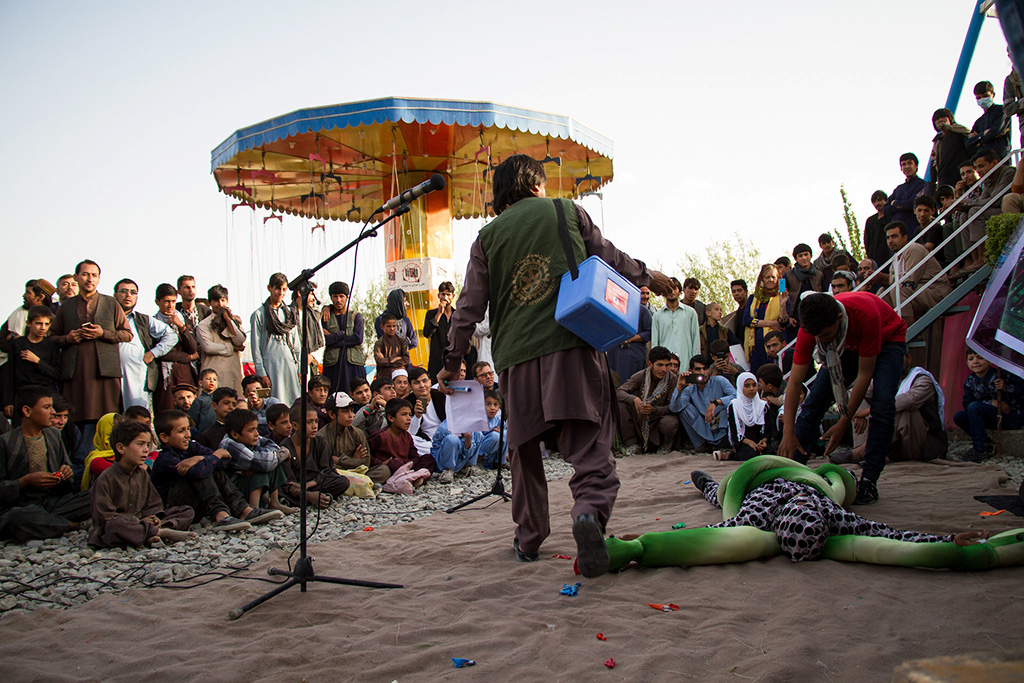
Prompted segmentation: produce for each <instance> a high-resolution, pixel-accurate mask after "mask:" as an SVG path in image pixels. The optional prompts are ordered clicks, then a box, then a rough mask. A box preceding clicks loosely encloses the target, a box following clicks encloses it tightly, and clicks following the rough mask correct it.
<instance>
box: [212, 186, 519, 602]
mask: <svg viewBox="0 0 1024 683" xmlns="http://www.w3.org/2000/svg"><path fill="white" fill-rule="evenodd" d="M408 212H409V205H408V204H403V205H402V206H400V207H398V208H397V209H395V211H394V213H392V214H391V216H390V217H388V218H386V219H384V220H382V221H381V222H380V223H378V224H377V225H375V226H373V228H371V229H370V230H369V231H365V232H360V233H359V235H358V236H357V237H356V238H355V239H354V240H352V241H351V242H349V243H348V244H346V245H345V246H343V247H342V248H341V249H339V250H338V251H337V252H335V253H334V254H333V255H332V256H328V257H327V258H326V259H324V260H323V261H322V262H321V263H319V264H318V265H316V266H314V267H313V268H307V269H305V270H303V271H302V273H300V274H299V276H298V277H297V278H295V279H294V280H292V281H291V282H289V283H288V287H289V288H290V289H292V290H293V291H297V292H299V301H300V302H301V304H302V340H301V344H300V349H301V356H300V361H299V363H300V367H301V368H302V369H301V371H300V376H301V380H300V381H301V383H302V398H301V399H300V401H301V402H300V405H301V406H302V419H301V420H300V421H299V435H300V439H301V446H300V449H299V453H300V456H299V489H300V493H299V559H298V560H297V561H296V562H295V568H294V569H293V570H285V569H277V568H275V567H270V568H269V569H268V570H267V573H268V574H270V575H271V576H287V577H288V580H287V581H284V582H283V583H281V584H280V585H279V586H277V587H275V588H274V589H273V590H271V591H268V592H267V593H264V594H263V595H261V596H260V597H258V598H256V599H255V600H253V601H252V602H249V603H246V604H245V605H242V606H241V607H236V608H235V609H233V610H231V611H230V612H228V619H230V620H232V621H234V620H235V619H238V618H239V617H241V616H242V615H243V614H245V613H246V612H248V611H249V610H251V609H252V608H253V607H256V606H258V605H261V604H263V603H264V602H266V601H267V600H270V599H271V598H273V597H274V596H276V595H280V594H281V593H283V592H285V591H286V590H288V589H289V588H292V587H293V586H299V590H300V591H301V592H303V593H305V592H306V584H307V583H308V582H310V581H319V582H321V583H337V584H344V585H348V586H362V587H364V588H404V586H402V585H401V584H397V583H380V582H378V581H361V580H358V579H341V578H335V577H333V576H321V575H319V574H316V573H315V572H314V571H313V558H312V557H309V556H308V555H307V554H306V503H307V501H306V481H307V477H306V458H307V456H308V453H307V452H306V451H307V450H308V446H309V443H308V439H307V438H306V437H307V434H306V407H307V400H308V399H307V394H308V392H307V390H306V382H307V380H308V378H309V363H308V362H307V361H308V360H309V343H308V342H307V340H306V336H307V335H306V332H307V329H308V327H309V315H308V310H307V309H308V306H307V300H308V298H309V291H310V287H309V281H310V278H312V277H313V275H314V274H316V272H317V271H319V270H320V269H321V268H323V267H324V266H326V265H327V264H328V263H330V262H331V261H333V260H335V259H336V258H338V257H339V256H341V255H342V254H344V253H345V252H347V251H348V250H349V249H351V248H352V247H354V246H355V245H357V244H358V243H359V242H361V241H363V240H364V239H367V238H369V237H376V236H377V230H378V229H379V228H381V227H382V226H383V225H385V224H386V223H388V222H389V221H391V220H392V219H393V218H397V217H398V216H401V215H402V214H405V213H408ZM499 471H500V470H499Z"/></svg>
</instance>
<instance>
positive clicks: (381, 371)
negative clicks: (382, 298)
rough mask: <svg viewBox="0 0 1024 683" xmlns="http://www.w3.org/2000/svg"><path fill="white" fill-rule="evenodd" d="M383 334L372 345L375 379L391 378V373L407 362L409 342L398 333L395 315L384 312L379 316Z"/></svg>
mask: <svg viewBox="0 0 1024 683" xmlns="http://www.w3.org/2000/svg"><path fill="white" fill-rule="evenodd" d="M381 326H382V327H383V328H384V334H383V335H381V337H380V339H378V340H377V343H375V344H374V345H373V356H374V358H375V359H376V361H377V379H391V373H392V372H394V371H395V370H397V369H398V368H404V367H405V366H406V365H408V364H409V344H408V343H407V342H406V341H405V340H404V339H402V337H400V336H399V335H398V322H397V321H396V320H395V316H393V315H391V314H390V313H385V314H384V315H382V316H381Z"/></svg>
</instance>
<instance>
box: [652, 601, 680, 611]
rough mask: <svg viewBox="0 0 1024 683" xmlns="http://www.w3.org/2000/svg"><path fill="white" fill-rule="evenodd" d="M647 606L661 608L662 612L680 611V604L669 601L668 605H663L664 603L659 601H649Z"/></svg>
mask: <svg viewBox="0 0 1024 683" xmlns="http://www.w3.org/2000/svg"><path fill="white" fill-rule="evenodd" d="M647 606H648V607H653V608H654V609H656V610H660V611H662V612H678V611H679V605H674V604H672V603H671V602H670V603H668V604H667V605H663V604H661V603H659V602H649V603H647Z"/></svg>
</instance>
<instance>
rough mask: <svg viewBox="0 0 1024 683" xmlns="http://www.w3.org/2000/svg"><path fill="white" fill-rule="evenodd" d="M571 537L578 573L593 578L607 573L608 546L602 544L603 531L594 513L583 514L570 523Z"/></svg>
mask: <svg viewBox="0 0 1024 683" xmlns="http://www.w3.org/2000/svg"><path fill="white" fill-rule="evenodd" d="M572 537H573V538H574V539H576V564H577V567H578V568H579V570H580V574H582V575H583V576H585V577H587V578H588V579H593V578H596V577H598V576H601V575H602V574H607V573H608V562H609V558H608V546H606V545H605V544H604V531H603V530H602V529H601V525H600V524H598V523H597V520H596V519H594V515H590V514H583V515H580V516H579V517H577V518H576V521H574V522H573V524H572Z"/></svg>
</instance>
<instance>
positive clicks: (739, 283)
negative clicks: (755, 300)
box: [729, 280, 750, 292]
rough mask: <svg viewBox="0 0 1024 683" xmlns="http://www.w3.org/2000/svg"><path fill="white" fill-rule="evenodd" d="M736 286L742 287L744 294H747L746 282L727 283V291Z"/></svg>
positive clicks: (734, 281)
mask: <svg viewBox="0 0 1024 683" xmlns="http://www.w3.org/2000/svg"><path fill="white" fill-rule="evenodd" d="M737 285H739V286H740V287H742V288H743V291H744V292H749V291H750V288H749V287H747V281H746V280H733V281H732V282H730V283H729V289H730V290H731V289H732V288H733V287H735V286H737Z"/></svg>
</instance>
